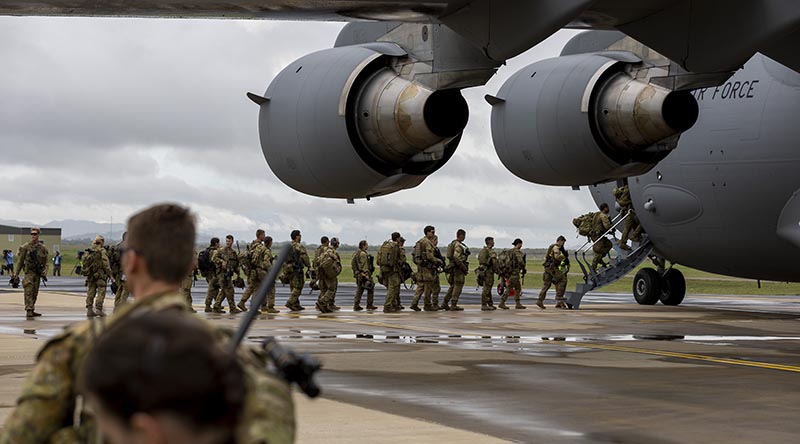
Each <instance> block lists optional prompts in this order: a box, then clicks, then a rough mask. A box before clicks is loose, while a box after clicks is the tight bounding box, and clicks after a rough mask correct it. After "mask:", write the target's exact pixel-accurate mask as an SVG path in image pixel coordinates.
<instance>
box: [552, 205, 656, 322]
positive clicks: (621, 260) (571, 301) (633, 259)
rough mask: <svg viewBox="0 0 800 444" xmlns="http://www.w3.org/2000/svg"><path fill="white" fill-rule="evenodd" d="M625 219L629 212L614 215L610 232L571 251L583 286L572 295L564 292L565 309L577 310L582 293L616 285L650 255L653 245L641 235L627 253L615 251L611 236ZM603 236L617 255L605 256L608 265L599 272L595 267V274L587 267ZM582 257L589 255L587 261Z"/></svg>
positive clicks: (580, 285)
mask: <svg viewBox="0 0 800 444" xmlns="http://www.w3.org/2000/svg"><path fill="white" fill-rule="evenodd" d="M628 217H631V213H630V212H625V213H620V214H618V215H617V217H615V218H614V220H612V223H611V228H609V229H608V231H606V232H605V233H604V234H603V236H601V237H599V238H597V240H596V241H591V240H589V241H587V242H586V243H585V244H583V245H582V246H581V247H580V248H579V249H577V250H576V251H575V254H574V256H573V258H574V259H575V262H577V263H578V265H579V266H580V267H581V271H582V272H583V280H584V282H581V283H579V284H578V285H577V286H576V288H575V291H567V292H566V294H565V297H566V299H567V305H568V306H569V308H580V305H581V299H583V296H584V295H585V294H586V293H588V292H590V291H592V290H596V289H598V288H600V287H603V286H606V285H609V284H612V283H614V282H616V281H618V280H619V279H621V278H622V277H624V276H625V275H627V274H628V273H630V272H631V271H632V270H633V269H634V268H636V267H637V266H639V264H641V263H642V262H644V261H645V260H646V259H647V257H648V256H649V255H650V253H651V252H652V251H653V245H652V244H651V243H650V239H648V238H647V234H645V233H642V239H641V242H633V241H631V244H632V245H631V250H630V251H626V250H623V249H622V248H620V247H619V240H618V239H617V238H616V237H615V236H614V232H615V231H616V230H617V227H620V226H622V225H623V224H624V223H625V220H626V219H627V218H628ZM619 231H622V230H619ZM606 236H611V239H610V240H611V244H612V246H613V250H614V251H616V253H617V254H616V257H615V258H611V256H610V255H608V256H606V258H605V259H607V260H609V261H610V265H609V266H608V267H603V268H600V267H598V270H597V271H595V270H593V269H592V267H591V263H592V258H593V257H594V251H592V247H594V246H595V244H596V243H598V242H600V240H601V239H602V238H604V237H606ZM586 253H589V255H590V257H589V259H587V258H586Z"/></svg>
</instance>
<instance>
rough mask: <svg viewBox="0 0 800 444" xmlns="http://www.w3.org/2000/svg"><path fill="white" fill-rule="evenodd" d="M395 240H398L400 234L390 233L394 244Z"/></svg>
mask: <svg viewBox="0 0 800 444" xmlns="http://www.w3.org/2000/svg"><path fill="white" fill-rule="evenodd" d="M397 239H400V233H398V232H397V231H395V232H394V233H392V240H393V241H395V242H396V241H397Z"/></svg>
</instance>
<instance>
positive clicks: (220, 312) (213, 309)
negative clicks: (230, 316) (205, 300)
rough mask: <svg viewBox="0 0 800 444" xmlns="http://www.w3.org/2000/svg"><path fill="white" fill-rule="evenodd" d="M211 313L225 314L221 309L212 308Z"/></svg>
mask: <svg viewBox="0 0 800 444" xmlns="http://www.w3.org/2000/svg"><path fill="white" fill-rule="evenodd" d="M211 313H218V314H225V310H223V309H222V307H213V308H212V309H211Z"/></svg>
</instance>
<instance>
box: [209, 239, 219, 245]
mask: <svg viewBox="0 0 800 444" xmlns="http://www.w3.org/2000/svg"><path fill="white" fill-rule="evenodd" d="M208 244H209V245H211V246H212V247H213V246H214V245H219V238H218V237H212V238H211V242H209V243H208Z"/></svg>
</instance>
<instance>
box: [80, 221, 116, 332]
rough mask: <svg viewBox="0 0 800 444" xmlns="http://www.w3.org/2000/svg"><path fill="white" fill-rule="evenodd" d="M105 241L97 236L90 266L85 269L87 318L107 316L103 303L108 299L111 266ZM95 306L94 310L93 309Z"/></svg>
mask: <svg viewBox="0 0 800 444" xmlns="http://www.w3.org/2000/svg"><path fill="white" fill-rule="evenodd" d="M104 243H105V239H104V238H103V236H97V237H96V238H95V239H94V241H93V242H92V248H91V251H89V252H87V254H88V255H89V258H88V259H89V261H90V265H89V267H88V269H87V268H84V273H86V316H87V317H90V318H91V317H93V316H105V315H106V314H105V313H104V312H103V301H105V299H106V284H107V283H108V280H109V279H111V265H110V264H109V262H108V254H107V253H106V249H105V248H103V244H104ZM92 304H94V309H92Z"/></svg>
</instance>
